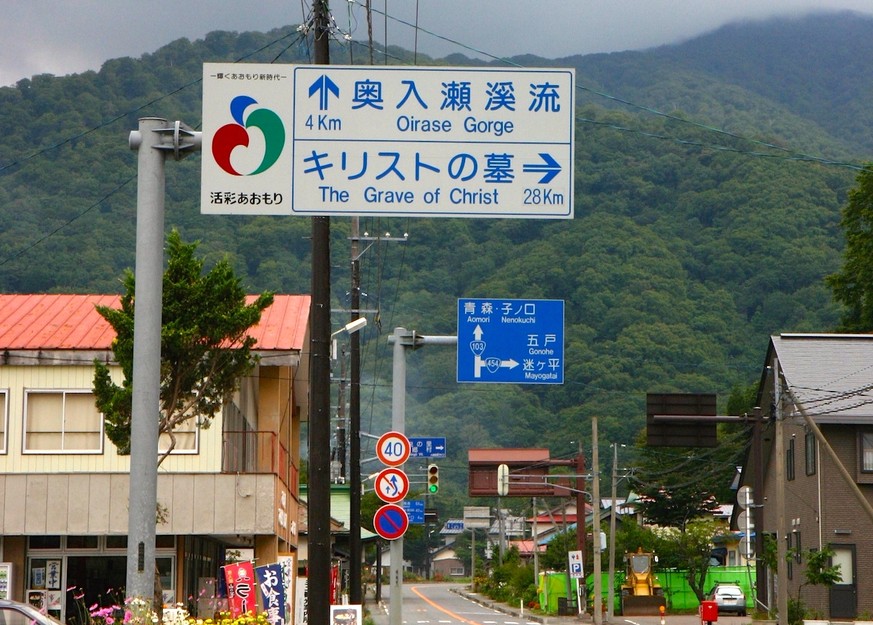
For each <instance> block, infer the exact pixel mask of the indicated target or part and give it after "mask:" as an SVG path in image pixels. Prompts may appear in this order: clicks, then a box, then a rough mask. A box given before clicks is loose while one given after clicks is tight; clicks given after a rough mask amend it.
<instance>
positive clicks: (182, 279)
mask: <svg viewBox="0 0 873 625" xmlns="http://www.w3.org/2000/svg"><path fill="white" fill-rule="evenodd" d="M196 249H197V243H184V242H182V239H181V237H180V235H179V233H178V232H177V231H176V230H173V231H172V232H170V234H169V235H168V237H167V269H166V271H165V272H164V277H163V314H162V322H161V381H160V384H161V389H160V407H159V412H158V413H157V414H156V415H155V420H156V422H157V425H158V431H159V433H160V434H167V435H168V436H169V440H170V442H169V445H168V447H167V449H166V450H165V452H164V455H163V456H162V458H161V459H162V460H163V458H165V457H166V456H167V454H169V453H170V452H171V451H172V450H173V448H174V447H175V445H176V438H175V435H174V430H176V429H177V428H179V426H181V425H182V424H183V423H185V422H186V421H189V420H190V419H194V418H196V419H198V421H199V422H200V424H201V427H208V426H209V424H210V422H211V420H212V418H213V417H214V415H215V413H216V412H217V411H218V410H220V409H221V407H222V406H223V405H224V404H225V403H226V402H227V401H229V400H230V398H231V396H232V395H233V393H234V392H235V391H236V389H237V387H238V384H239V380H240V379H241V378H242V377H243V376H245V375H247V374H248V373H249V372H250V371H251V370H252V368H253V367H254V364H255V358H254V357H253V356H252V353H251V350H252V347H253V346H254V343H255V339H254V338H252V337H251V336H248V334H247V333H248V330H249V328H251V327H252V326H253V325H255V324H257V323H258V321H260V318H261V312H262V311H263V310H264V309H265V308H267V307H268V306H269V305H270V304H272V303H273V295H272V294H271V293H264V294H262V295H260V296H258V297H257V298H256V299H255V301H254V302H252V303H251V304H246V302H245V300H246V293H245V291H244V290H243V289H242V287H241V285H240V282H239V280H238V279H237V278H236V276H235V275H234V273H233V269H232V268H231V266H230V263H229V262H228V261H227V260H221V261H219V262H218V263H216V264H215V266H214V267H213V268H212V269H211V270H210V271H209V272H207V273H205V274H204V273H203V261H202V260H199V259H197V258H195V255H194V253H195V251H196ZM123 284H124V290H125V293H124V295H122V296H121V307H120V308H118V309H116V308H109V307H105V306H98V307H97V310H98V312H99V313H100V315H101V316H103V318H104V319H106V321H108V322H109V324H110V325H111V326H112V328H113V329H114V330H115V335H116V337H115V340H114V341H113V343H112V350H113V352H114V354H115V359H116V361H117V362H118V364H119V365H120V366H121V370H122V373H123V376H124V380H123V381H122V383H121V384H120V385H119V384H116V383H115V382H114V381H113V380H112V377H111V375H110V371H109V367H108V366H106V365H105V364H104V363H101V362H96V361H95V363H94V364H95V373H94V395H95V396H96V398H97V408H98V409H99V410H100V411H101V412H102V413H103V415H104V419H105V422H106V434H107V436H108V437H109V440H111V441H112V442H113V443H114V444H115V446H116V447H117V448H118V451H119V453H122V454H129V453H130V420H131V410H132V406H131V404H132V384H133V320H134V308H135V301H134V293H135V286H136V284H135V279H134V274H133V272H132V271H130V270H128V271H127V272H125V275H124V279H123Z"/></svg>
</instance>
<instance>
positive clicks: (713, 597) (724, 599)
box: [706, 582, 746, 616]
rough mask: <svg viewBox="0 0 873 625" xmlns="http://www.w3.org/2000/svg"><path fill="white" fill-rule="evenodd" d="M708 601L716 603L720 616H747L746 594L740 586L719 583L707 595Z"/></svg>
mask: <svg viewBox="0 0 873 625" xmlns="http://www.w3.org/2000/svg"><path fill="white" fill-rule="evenodd" d="M706 600H707V601H715V604H716V605H717V606H718V613H719V614H722V613H728V612H730V613H732V614H738V615H739V616H745V615H746V593H744V592H743V589H742V588H740V585H739V584H725V583H721V582H719V583H718V584H716V585H715V586H713V588H712V590H710V591H709V593H708V594H707V595H706Z"/></svg>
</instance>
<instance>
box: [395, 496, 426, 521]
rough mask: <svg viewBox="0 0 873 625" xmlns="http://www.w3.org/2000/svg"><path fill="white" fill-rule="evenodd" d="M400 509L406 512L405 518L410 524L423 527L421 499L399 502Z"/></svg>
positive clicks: (422, 504)
mask: <svg viewBox="0 0 873 625" xmlns="http://www.w3.org/2000/svg"><path fill="white" fill-rule="evenodd" d="M400 507H402V508H403V509H404V510H406V516H408V517H409V522H410V523H414V524H416V525H424V500H423V499H404V500H403V501H401V502H400Z"/></svg>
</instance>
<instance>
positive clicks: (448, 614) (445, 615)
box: [369, 583, 752, 625]
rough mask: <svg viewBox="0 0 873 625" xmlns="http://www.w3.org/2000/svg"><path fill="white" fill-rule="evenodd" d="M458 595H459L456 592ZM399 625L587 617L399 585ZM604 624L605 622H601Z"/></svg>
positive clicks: (379, 623) (736, 621) (745, 620)
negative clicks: (527, 609)
mask: <svg viewBox="0 0 873 625" xmlns="http://www.w3.org/2000/svg"><path fill="white" fill-rule="evenodd" d="M388 590H390V589H389V588H387V587H385V586H383V596H382V604H381V605H374V604H373V603H372V602H371V603H370V604H369V608H370V613H371V616H372V617H373V620H374V621H375V622H376V625H390V623H391V620H392V619H391V618H390V615H389V614H388V612H387V608H388V606H389V604H390V599H389V596H388V595H387V594H386V592H387V591H388ZM459 591H460V592H459ZM402 609H403V613H402V615H401V622H402V623H403V625H543V624H545V625H579V624H590V623H591V622H592V619H591V616H590V615H588V614H585V615H582V616H542V615H537V614H532V613H530V612H524V613H522V612H521V611H520V610H519V609H518V607H513V606H506V605H505V604H496V603H494V602H492V601H490V600H487V599H486V598H484V597H481V596H478V595H474V594H472V593H469V592H466V591H465V589H464V587H463V586H459V585H458V584H451V583H421V584H404V585H403V602H402ZM604 622H606V619H604ZM751 622H752V619H751V618H749V617H745V616H744V617H740V616H726V615H721V616H719V618H718V621H717V625H747V624H749V623H751ZM612 625H662V623H661V619H660V618H659V617H658V616H628V617H623V616H619V615H616V616H615V617H613V620H612ZM663 625H700V619H699V617H698V616H697V615H694V614H683V615H670V614H668V615H667V616H666V617H665V621H664V623H663Z"/></svg>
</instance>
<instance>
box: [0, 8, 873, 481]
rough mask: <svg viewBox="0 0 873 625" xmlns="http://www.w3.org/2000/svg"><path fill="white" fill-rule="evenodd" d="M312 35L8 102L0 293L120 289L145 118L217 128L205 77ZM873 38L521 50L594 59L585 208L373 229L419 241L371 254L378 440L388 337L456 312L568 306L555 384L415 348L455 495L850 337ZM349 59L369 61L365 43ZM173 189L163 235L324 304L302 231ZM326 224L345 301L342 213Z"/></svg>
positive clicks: (192, 172)
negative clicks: (545, 452) (844, 302)
mask: <svg viewBox="0 0 873 625" xmlns="http://www.w3.org/2000/svg"><path fill="white" fill-rule="evenodd" d="M296 37H297V33H296V31H295V29H294V28H293V27H287V28H283V29H277V30H275V31H272V32H269V33H241V34H237V33H226V32H221V33H212V34H210V35H209V36H207V37H206V38H205V39H204V40H202V41H195V42H190V41H187V40H179V41H176V42H174V43H172V44H170V45H168V46H166V47H164V48H161V49H160V50H157V51H156V52H155V53H154V54H150V55H146V56H144V57H142V58H140V59H129V58H125V59H115V60H111V61H108V62H107V63H106V64H105V65H104V66H103V67H102V68H101V70H100V71H99V72H88V73H84V74H80V75H74V76H68V77H52V76H35V77H33V78H31V79H28V80H22V81H20V82H19V83H18V84H17V85H16V86H15V87H7V88H0V111H2V114H0V289H3V290H4V291H6V292H42V291H63V292H85V291H89V292H120V290H121V284H120V281H119V278H120V276H121V272H122V270H123V269H124V268H126V267H131V266H132V265H133V258H134V234H135V182H136V180H135V176H136V172H135V158H134V154H133V153H132V152H130V151H129V150H128V148H127V135H128V133H129V132H130V131H131V130H133V129H135V128H136V125H137V119H138V118H139V117H144V116H158V117H165V118H167V119H170V120H175V119H179V120H182V121H184V122H186V123H188V124H189V125H191V126H194V127H197V126H199V121H200V116H201V112H200V93H201V88H200V83H199V80H200V76H201V73H202V69H201V64H202V63H203V62H204V61H229V60H240V61H244V62H245V61H258V62H271V61H275V62H280V63H292V62H309V60H310V59H309V57H308V51H307V48H306V46H304V45H303V44H301V43H299V42H298V41H297V40H296ZM810 41H814V42H815V46H811V47H810V48H809V49H810V50H811V51H810V52H809V53H805V52H803V50H806V49H807V48H806V47H805V46H808V45H809V42H810ZM871 42H873V20H871V19H868V18H863V17H860V16H857V15H836V16H829V17H825V16H818V17H811V18H807V19H805V20H796V21H773V22H766V23H761V24H739V25H736V26H732V27H730V28H725V29H722V30H720V31H718V32H716V33H712V34H710V35H707V36H705V37H701V38H699V39H696V40H693V41H689V42H687V43H684V44H682V45H677V46H671V47H667V48H659V49H656V50H651V51H648V52H633V53H621V54H609V55H591V56H585V57H573V58H570V59H561V60H544V59H538V58H536V57H525V59H523V60H524V64H526V65H533V64H542V65H560V66H565V65H573V66H575V67H576V68H577V83H578V85H579V93H578V96H579V97H578V100H579V108H578V111H577V131H576V132H577V134H576V153H577V158H576V165H575V167H576V193H575V207H576V218H575V219H574V220H572V221H570V222H566V221H560V222H543V221H528V220H500V219H493V220H485V219H475V220H439V219H408V220H399V219H395V220H377V219H369V218H368V219H363V220H362V231H366V232H368V233H369V234H370V235H371V236H373V235H376V234H380V235H381V234H384V233H386V232H390V233H391V234H392V235H394V236H397V235H401V234H403V233H408V235H409V238H408V241H407V242H405V243H395V242H376V243H374V244H373V245H372V246H370V247H368V248H367V250H366V251H365V253H364V254H363V256H362V259H361V260H362V266H363V278H364V282H363V290H364V293H365V295H364V298H363V307H364V308H368V309H372V310H378V311H379V312H378V313H377V314H370V317H371V319H372V320H373V322H374V323H372V324H371V325H370V326H369V327H368V328H367V330H366V331H365V332H364V335H363V339H364V346H365V350H364V363H363V366H364V371H365V376H366V381H365V384H366V386H365V389H364V391H363V393H362V398H363V404H364V405H363V409H362V410H363V413H364V416H363V419H364V421H363V423H364V428H365V429H367V430H369V431H370V432H376V433H379V432H381V431H383V430H384V429H385V428H386V426H387V425H388V424H389V423H390V398H389V393H390V384H391V381H390V371H391V363H390V349H389V348H388V345H387V340H386V335H387V334H388V333H390V331H391V329H392V328H393V327H395V326H404V327H406V328H409V329H415V330H417V331H419V332H421V333H424V334H454V332H455V327H454V324H455V306H456V299H457V298H458V297H518V298H553V299H562V300H565V302H566V331H565V335H566V363H567V371H566V376H565V383H564V384H563V385H562V386H560V387H552V386H550V387H523V388H522V387H515V386H504V385H499V386H488V385H466V386H459V385H457V384H456V383H455V351H454V350H453V349H449V348H446V347H428V348H426V349H422V350H420V351H417V352H415V353H414V354H413V355H411V356H410V358H409V364H410V381H409V392H410V406H409V409H408V414H407V432H408V433H410V434H413V435H421V436H424V435H429V436H440V435H445V436H447V437H448V446H449V452H450V460H449V461H448V462H447V463H446V464H445V469H444V471H445V476H446V478H447V479H449V478H452V477H453V476H456V477H459V478H460V477H461V476H462V474H463V472H464V470H465V467H466V449H467V448H468V447H470V446H544V447H548V448H550V449H551V450H552V455H553V456H560V455H568V454H570V453H572V452H574V451H575V450H576V449H577V447H578V445H579V442H578V441H580V439H581V440H583V441H585V440H589V438H590V431H591V428H590V417H591V416H592V415H595V414H596V415H598V416H599V417H600V419H601V421H600V423H601V425H600V431H601V435H602V437H603V440H604V441H606V442H625V443H630V442H632V441H633V439H634V437H635V435H636V434H637V433H638V431H639V429H640V428H641V426H642V424H643V422H644V400H645V393H646V392H648V391H657V392H669V391H679V392H714V393H719V396H720V398H721V399H722V400H724V399H726V397H727V395H728V394H729V393H730V392H731V390H732V389H734V388H738V387H746V386H748V385H750V384H752V383H754V382H755V381H756V380H757V377H758V375H759V373H760V368H761V366H762V364H763V363H762V359H763V357H764V350H765V348H766V345H767V340H768V337H769V335H770V334H773V333H779V332H786V331H797V332H819V331H829V330H831V329H832V328H833V327H834V326H835V325H836V322H837V318H838V314H839V311H838V310H837V308H836V307H835V305H834V304H833V303H832V301H831V296H830V292H829V290H828V289H827V288H826V287H825V285H824V283H823V278H824V276H826V275H828V274H829V273H832V272H834V271H835V270H836V269H837V268H838V266H839V263H840V254H841V249H842V245H843V240H842V233H841V231H840V229H839V217H840V209H841V207H842V205H843V204H844V203H845V200H846V194H847V192H848V190H849V189H850V188H851V186H852V184H853V181H854V176H855V175H856V173H857V169H856V168H857V166H858V165H860V164H861V163H862V162H864V161H865V160H869V159H870V151H871V150H873V131H871V124H870V122H871V114H873V113H871V112H870V107H869V106H868V105H869V102H870V99H871V98H870V93H871V88H873V87H871V85H873V76H871V72H873V68H871V67H870V65H869V63H868V62H866V61H869V59H870V58H871V57H873V55H871V49H870V48H871V45H873V44H871ZM837 44H838V45H837ZM532 52H535V51H532ZM825 52H826V53H825ZM331 54H332V60H333V61H334V62H337V63H349V62H358V61H363V60H364V59H365V58H367V55H366V53H365V52H364V51H363V50H362V48H360V47H358V46H355V47H353V48H352V49H349V48H344V47H340V46H339V45H338V44H337V45H336V47H334V48H332V51H331ZM391 54H392V56H393V61H394V62H396V63H406V62H408V59H409V55H408V54H406V53H405V52H403V51H398V50H392V51H391ZM450 61H451V63H462V62H464V63H467V62H470V61H469V59H464V58H460V57H452V58H451V59H450ZM515 61H516V62H520V60H519V59H516V60H515ZM419 62H422V60H421V55H419ZM426 62H428V63H447V62H448V61H447V60H433V59H427V60H426ZM167 175H168V188H167V194H168V195H167V218H166V221H167V227H168V228H169V227H171V226H173V227H177V228H179V230H180V231H181V233H182V235H183V237H184V238H185V239H186V240H194V239H197V240H200V241H201V242H202V244H201V247H200V251H201V252H204V253H206V254H207V255H208V257H210V258H217V257H219V256H221V255H225V254H226V255H229V257H230V258H231V260H232V262H233V263H234V265H235V267H236V268H237V271H238V273H239V275H240V276H241V277H242V278H243V280H244V282H245V284H246V286H247V288H249V289H250V290H251V291H256V290H263V289H273V290H277V291H280V292H290V293H296V292H306V291H308V290H309V284H310V266H309V254H310V242H309V239H308V237H309V235H310V230H311V225H310V223H309V220H307V219H303V218H280V217H253V218H246V217H215V216H202V215H200V213H199V204H198V202H199V195H198V193H199V181H200V176H199V157H196V156H195V157H192V158H189V159H187V160H185V161H182V162H179V163H168V165H167ZM332 232H333V246H332V254H333V258H334V263H333V272H332V273H333V290H334V293H335V300H336V308H337V309H341V308H343V307H344V306H346V305H347V292H348V290H349V285H350V280H349V275H348V266H349V261H348V258H349V244H348V240H347V236H348V232H349V223H348V220H346V219H333V220H332ZM344 319H345V318H344V317H343V316H342V315H340V314H337V316H336V323H337V325H340V324H341V322H343V321H344ZM379 327H381V333H380V332H379ZM589 445H590V443H589Z"/></svg>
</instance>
